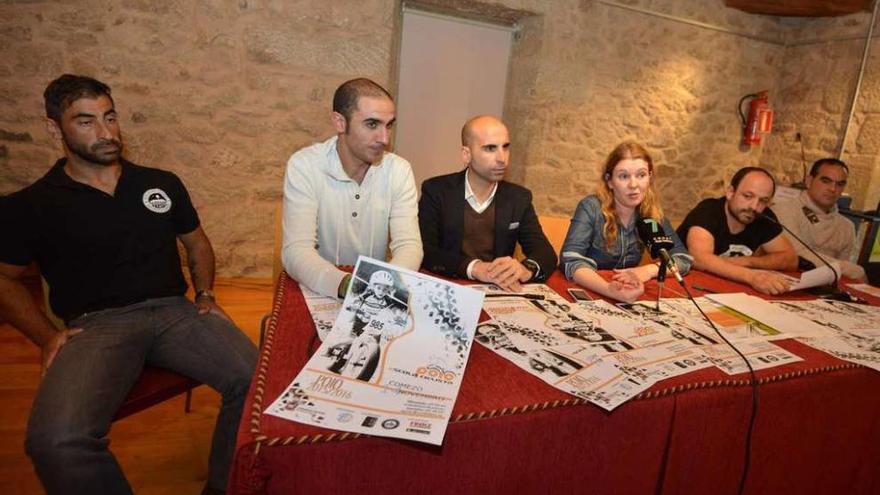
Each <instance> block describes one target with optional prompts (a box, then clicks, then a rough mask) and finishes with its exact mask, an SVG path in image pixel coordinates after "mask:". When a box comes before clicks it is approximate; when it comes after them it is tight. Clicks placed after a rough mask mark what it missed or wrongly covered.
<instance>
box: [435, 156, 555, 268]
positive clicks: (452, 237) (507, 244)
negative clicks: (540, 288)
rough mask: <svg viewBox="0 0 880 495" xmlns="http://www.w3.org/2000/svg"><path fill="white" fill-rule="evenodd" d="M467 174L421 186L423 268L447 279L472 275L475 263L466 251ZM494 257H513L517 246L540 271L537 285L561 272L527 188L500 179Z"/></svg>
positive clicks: (455, 175) (443, 176)
mask: <svg viewBox="0 0 880 495" xmlns="http://www.w3.org/2000/svg"><path fill="white" fill-rule="evenodd" d="M464 175H465V171H464V170H462V171H461V172H456V173H454V174H449V175H441V176H439V177H434V178H432V179H428V180H426V181H425V182H423V183H422V197H421V199H419V229H421V232H422V245H423V248H424V250H425V257H424V258H423V259H422V268H425V269H427V270H430V271H432V272H434V273H438V274H440V275H445V276H447V277H459V278H466V277H467V265H468V264H469V263H470V262H471V261H472V260H473V258H470V257H468V256H466V255H465V254H464V253H462V251H461V244H462V237H463V235H464V209H465V208H470V205H468V203H467V201H465V199H464V180H465V178H464ZM493 203H494V204H495V257H496V258H498V257H501V256H512V255H513V250H514V248H515V247H516V243H517V242H519V244H520V245H521V246H522V250H523V253H525V255H526V257H527V258H529V259H531V260H534V261H535V262H537V263H538V266H540V267H541V271H540V273H539V276H538V277H537V278H535V279H533V281H535V282H542V281H544V280H546V279H547V277H548V276H550V274H551V273H553V270H554V269H555V268H556V253H555V252H554V250H553V246H551V245H550V241H548V240H547V237H546V236H545V235H544V231H543V230H541V224H540V223H538V216H537V215H536V214H535V208H534V207H533V206H532V193H531V191H529V190H528V189H526V188H524V187H522V186H518V185H516V184H511V183H509V182H505V181H501V182H499V183H498V189H497V190H496V191H495V199H494V200H493Z"/></svg>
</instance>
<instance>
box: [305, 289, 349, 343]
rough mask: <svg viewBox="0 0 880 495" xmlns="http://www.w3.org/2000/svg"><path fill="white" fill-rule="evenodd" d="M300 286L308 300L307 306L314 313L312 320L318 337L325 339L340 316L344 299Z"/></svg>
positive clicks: (310, 312)
mask: <svg viewBox="0 0 880 495" xmlns="http://www.w3.org/2000/svg"><path fill="white" fill-rule="evenodd" d="M300 288H301V289H302V293H303V297H304V298H305V300H306V306H308V308H309V314H311V315H312V321H313V322H315V329H316V330H317V332H318V338H319V339H321V340H322V341H323V340H324V339H325V338H326V337H327V334H328V333H329V332H330V329H331V328H333V323H334V322H335V321H336V317H337V316H339V310H340V309H341V308H342V301H340V300H339V299H337V298H335V297H327V296H322V295H321V294H318V293H317V292H314V291H311V290H309V289H308V288H306V287H304V286H300Z"/></svg>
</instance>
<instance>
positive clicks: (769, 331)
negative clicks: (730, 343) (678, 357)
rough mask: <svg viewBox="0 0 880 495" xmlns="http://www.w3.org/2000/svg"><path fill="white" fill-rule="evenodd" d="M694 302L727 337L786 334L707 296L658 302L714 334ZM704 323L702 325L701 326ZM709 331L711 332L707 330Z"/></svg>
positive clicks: (768, 336)
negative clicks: (691, 299) (692, 299)
mask: <svg viewBox="0 0 880 495" xmlns="http://www.w3.org/2000/svg"><path fill="white" fill-rule="evenodd" d="M694 302H696V304H698V305H699V306H700V309H702V310H703V312H704V313H706V316H707V317H708V318H709V319H710V320H712V323H713V324H715V327H716V328H718V331H720V332H721V333H722V334H723V335H724V336H725V337H727V338H728V339H744V338H749V337H756V336H762V337H765V338H767V339H770V340H776V339H784V338H788V336H786V335H783V334H782V333H781V332H780V331H779V330H777V329H775V328H773V327H771V326H769V325H766V324H764V323H762V322H760V321H757V320H755V319H754V318H751V317H749V316H748V315H746V314H743V313H741V312H739V311H736V310H735V309H733V308H730V307H728V306H725V305H723V304H721V303H718V302H715V301H713V300H711V299H708V298H707V296H703V297H695V298H694V301H693V302H692V301H690V300H688V299H663V300H662V301H661V302H660V308H661V309H663V310H664V311H668V312H671V313H678V314H679V315H683V316H687V317H690V321H691V322H695V321H696V323H693V324H694V325H697V328H705V329H707V331H706V332H703V333H705V334H706V335H712V334H714V332H715V330H713V329H712V328H711V327H710V326H709V325H708V324H707V323H705V318H704V317H703V315H702V314H700V311H699V310H698V309H697V308H696V306H695V305H694ZM702 325H704V327H701V326H702ZM709 331H711V332H712V334H709V333H708V332H709Z"/></svg>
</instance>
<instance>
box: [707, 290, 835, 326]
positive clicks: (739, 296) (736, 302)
mask: <svg viewBox="0 0 880 495" xmlns="http://www.w3.org/2000/svg"><path fill="white" fill-rule="evenodd" d="M706 297H707V298H708V299H711V300H713V301H715V302H717V303H719V304H723V305H724V306H727V307H728V308H732V309H733V310H735V311H739V312H740V313H742V314H745V315H747V316H748V317H750V318H752V319H754V320H755V321H759V322H761V323H763V324H765V325H767V326H769V327H772V328H775V329H776V330H778V331H780V332H782V333H783V334H787V336H788V337H824V336H828V335H831V334H830V333H829V331H828V328H827V327H824V326H822V325H818V324H816V323H815V322H813V321H811V320H809V319H807V318H802V317H800V316H798V315H795V314H790V313H785V312H780V311H779V308H778V307H776V306H774V305H773V303H771V302H770V301H765V300H764V299H761V298H760V297H755V296H751V295H748V294H743V293H736V294H709V295H708V296H706Z"/></svg>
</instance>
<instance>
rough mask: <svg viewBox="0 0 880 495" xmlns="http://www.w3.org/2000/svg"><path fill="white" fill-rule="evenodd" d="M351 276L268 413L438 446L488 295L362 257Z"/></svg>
mask: <svg viewBox="0 0 880 495" xmlns="http://www.w3.org/2000/svg"><path fill="white" fill-rule="evenodd" d="M353 274H354V278H353V280H352V283H351V286H350V287H349V292H348V294H347V295H346V297H345V300H344V301H343V303H342V307H341V308H340V311H339V316H338V317H337V319H336V322H335V323H334V325H333V328H332V329H331V330H330V332H329V333H328V334H327V336H326V338H325V339H324V341H323V343H322V344H321V346H320V347H319V348H318V350H317V351H316V352H315V354H314V355H313V356H312V357H311V359H309V361H308V363H306V366H305V367H304V368H303V369H302V370H301V371H300V373H299V374H298V375H297V376H296V378H295V379H294V380H293V382H292V383H291V384H290V385H289V386H288V387H287V389H286V390H285V391H284V392H283V393H282V394H281V395H280V396H279V397H278V398H277V399H276V400H275V401H274V402H273V403H272V404H271V405H270V406H269V407H268V408H267V409H266V411H265V412H266V414H271V415H274V416H278V417H281V418H285V419H290V420H293V421H298V422H301V423H305V424H310V425H315V426H321V427H325V428H332V429H337V430H343V431H350V432H355V433H364V434H368V435H378V436H385V437H394V438H404V439H409V440H416V441H420V442H426V443H430V444H434V445H440V444H441V443H442V442H443V436H444V434H445V433H446V427H447V424H448V423H449V417H450V415H451V414H452V407H453V405H454V404H455V399H456V397H457V396H458V390H459V387H460V386H461V379H462V375H463V374H464V371H465V366H466V364H467V359H468V356H469V354H470V350H471V345H472V342H473V337H474V331H475V328H476V325H477V321H478V319H479V316H480V309H481V307H482V304H483V297H484V294H483V293H482V292H479V291H476V290H473V289H470V288H467V287H463V286H460V285H457V284H454V283H451V282H446V281H443V280H440V279H437V278H434V277H431V276H428V275H424V274H421V273H417V272H413V271H410V270H406V269H403V268H399V267H395V266H392V265H389V264H387V263H383V262H380V261H376V260H373V259H370V258H366V257H361V258H359V259H358V262H357V265H355V269H354V272H353Z"/></svg>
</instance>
